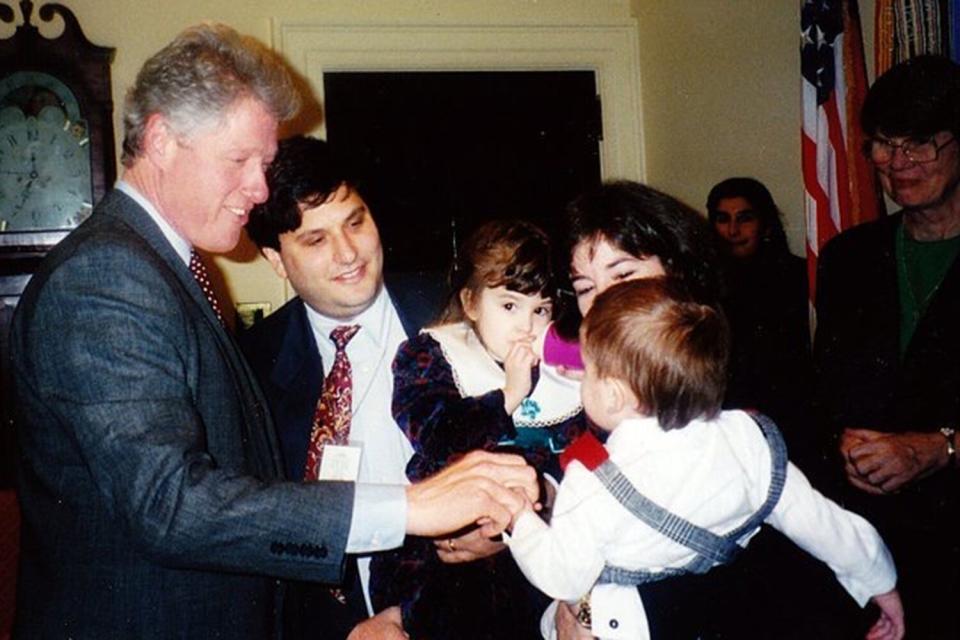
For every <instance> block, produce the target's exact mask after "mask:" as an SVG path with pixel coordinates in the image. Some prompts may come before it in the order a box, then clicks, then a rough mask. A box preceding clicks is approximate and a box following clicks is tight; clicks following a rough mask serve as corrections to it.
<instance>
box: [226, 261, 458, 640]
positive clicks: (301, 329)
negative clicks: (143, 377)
mask: <svg viewBox="0 0 960 640" xmlns="http://www.w3.org/2000/svg"><path fill="white" fill-rule="evenodd" d="M442 282H443V278H442V276H440V275H438V274H404V275H398V276H393V277H390V278H388V284H387V289H388V291H389V293H390V297H391V299H392V300H393V302H394V306H395V308H396V309H397V314H398V315H399V316H400V321H401V323H402V324H403V328H404V330H405V331H406V333H407V335H408V336H412V335H416V333H417V332H418V331H419V330H420V327H421V326H423V325H425V324H427V323H428V322H429V321H430V320H432V319H433V313H434V312H435V310H436V309H438V307H439V304H438V303H439V301H440V300H441V298H442V295H443V286H442ZM240 343H241V346H242V347H243V350H244V353H245V354H246V356H247V359H248V360H249V362H250V364H251V366H252V367H253V369H254V370H255V371H256V372H257V375H258V376H259V379H260V383H261V385H262V387H263V389H264V391H265V394H266V396H267V399H268V402H269V406H270V411H271V414H272V415H273V419H274V422H275V424H276V428H277V434H278V436H279V439H280V445H281V448H282V450H283V460H284V469H285V473H286V476H287V478H290V479H291V480H300V479H302V478H303V474H304V470H305V467H306V459H307V446H308V444H309V441H310V431H311V429H312V426H313V414H314V410H315V408H316V405H317V400H318V399H319V397H320V391H321V387H322V385H323V363H322V362H321V358H320V353H319V351H318V350H317V343H316V340H315V339H314V336H313V332H312V330H311V328H310V322H309V320H308V318H307V310H306V305H305V304H304V302H303V300H301V299H300V298H294V299H293V300H290V301H289V302H287V303H286V304H285V305H284V306H283V307H281V308H280V309H278V310H277V311H276V312H274V313H272V314H270V315H269V316H267V317H266V318H265V319H263V320H262V321H260V322H258V323H257V324H256V325H254V326H253V327H251V328H250V329H248V330H247V331H245V332H244V333H243V334H242V335H241V337H240ZM387 355H388V357H387V359H386V361H388V362H392V361H393V355H394V354H387ZM346 582H347V583H348V584H347V585H346V587H347V594H346V595H347V599H348V603H347V604H348V606H345V607H344V606H340V605H338V604H336V603H334V602H332V600H331V598H330V594H329V590H328V589H326V588H324V587H322V586H319V585H311V584H303V583H301V584H292V585H289V588H288V590H287V595H286V598H285V600H284V613H283V617H284V623H283V626H284V631H285V637H288V638H293V639H297V638H316V637H317V629H318V628H322V629H323V631H322V633H321V635H320V636H319V637H322V638H331V639H332V638H338V639H341V638H344V637H346V635H347V634H348V633H349V631H350V629H351V628H353V626H354V625H356V624H357V623H358V622H360V621H361V620H362V619H363V618H365V617H366V605H365V603H364V602H363V595H362V593H361V592H360V588H359V581H358V579H357V578H356V575H355V572H351V571H348V574H347V580H346Z"/></svg>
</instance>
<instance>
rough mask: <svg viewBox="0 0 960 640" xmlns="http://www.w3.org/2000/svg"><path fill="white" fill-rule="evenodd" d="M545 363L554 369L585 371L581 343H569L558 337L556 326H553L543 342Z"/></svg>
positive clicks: (548, 330)
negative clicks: (563, 368) (581, 356)
mask: <svg viewBox="0 0 960 640" xmlns="http://www.w3.org/2000/svg"><path fill="white" fill-rule="evenodd" d="M543 361H544V362H546V363H547V364H549V365H551V366H554V367H566V368H568V369H583V368H584V367H583V360H582V359H581V358H580V343H579V342H577V341H575V340H574V341H568V340H564V339H563V338H561V337H560V336H559V335H557V329H556V325H553V324H551V325H550V327H549V328H548V329H547V335H546V336H545V337H544V340H543Z"/></svg>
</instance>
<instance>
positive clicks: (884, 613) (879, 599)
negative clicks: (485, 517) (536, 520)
mask: <svg viewBox="0 0 960 640" xmlns="http://www.w3.org/2000/svg"><path fill="white" fill-rule="evenodd" d="M514 519H516V516H514ZM871 600H873V602H874V604H876V605H877V606H878V607H880V617H879V618H877V621H876V622H874V623H873V626H872V627H870V630H869V631H867V640H900V639H901V638H903V634H904V633H906V627H905V626H904V623H903V603H902V602H900V594H899V593H897V590H896V589H894V590H893V591H888V592H887V593H882V594H880V595H878V596H873V598H871Z"/></svg>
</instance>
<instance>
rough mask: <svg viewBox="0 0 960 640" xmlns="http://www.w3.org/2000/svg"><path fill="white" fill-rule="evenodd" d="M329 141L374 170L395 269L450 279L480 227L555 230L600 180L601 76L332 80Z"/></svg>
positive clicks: (353, 76) (362, 76) (427, 75)
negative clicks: (509, 224)
mask: <svg viewBox="0 0 960 640" xmlns="http://www.w3.org/2000/svg"><path fill="white" fill-rule="evenodd" d="M324 92H325V109H326V119H327V139H328V141H329V142H330V144H331V145H332V146H334V147H336V148H338V149H340V150H341V151H343V152H346V153H348V154H350V155H352V156H354V157H356V158H359V160H360V161H361V162H362V163H363V164H364V165H365V166H366V167H367V168H368V169H369V170H370V172H371V181H372V184H373V185H374V186H375V187H376V190H375V194H376V196H375V198H374V200H375V201H374V202H373V203H371V205H372V207H374V214H375V216H376V218H377V223H378V225H379V227H380V232H381V236H382V238H383V244H384V247H385V250H386V256H387V257H386V268H387V269H388V270H390V271H442V270H446V269H447V267H448V266H449V264H450V261H451V259H452V257H453V251H454V247H455V246H457V244H458V243H462V241H463V239H464V238H465V237H466V236H467V235H468V234H469V233H470V232H471V231H472V230H473V229H474V228H475V227H476V226H477V225H478V224H479V223H481V222H483V221H484V220H488V219H491V218H509V217H520V218H525V219H528V220H531V221H533V222H535V223H537V224H539V225H541V226H542V227H544V229H546V230H547V231H548V232H549V231H552V230H553V229H554V228H555V227H556V222H555V221H556V219H557V217H558V216H559V215H560V212H561V211H562V210H563V207H564V205H565V204H566V203H567V202H568V201H569V200H571V199H572V198H573V197H574V196H576V195H577V194H578V193H580V192H581V191H583V190H584V189H585V188H587V187H589V186H593V185H595V184H597V183H598V182H599V181H600V148H599V141H600V139H601V127H600V106H599V98H598V96H597V91H596V83H595V78H594V73H593V72H592V71H559V72H548V71H543V72H541V71H537V72H526V71H524V72H403V73H379V72H378V73H372V72H362V73H357V72H350V73H325V74H324Z"/></svg>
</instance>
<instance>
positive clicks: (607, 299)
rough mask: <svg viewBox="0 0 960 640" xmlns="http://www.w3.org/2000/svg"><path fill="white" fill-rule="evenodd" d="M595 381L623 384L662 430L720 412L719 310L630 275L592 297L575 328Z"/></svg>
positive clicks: (723, 329)
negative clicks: (625, 280) (594, 370)
mask: <svg viewBox="0 0 960 640" xmlns="http://www.w3.org/2000/svg"><path fill="white" fill-rule="evenodd" d="M580 341H581V344H582V348H583V352H584V355H585V356H586V357H587V358H588V359H589V360H590V361H592V363H593V365H594V366H595V367H596V370H597V374H598V375H599V376H600V378H616V379H619V380H622V381H624V382H625V383H626V384H627V385H628V386H629V388H630V390H631V391H632V392H633V393H634V395H636V397H637V399H638V400H639V402H640V407H639V409H640V410H641V411H642V412H643V413H644V414H646V415H649V416H655V417H656V418H657V419H658V420H659V421H660V426H661V427H662V428H663V429H665V430H669V429H680V428H682V427H685V426H686V425H687V424H688V423H689V422H690V421H691V420H694V419H696V418H703V419H711V418H714V417H716V416H717V414H718V413H719V412H720V408H721V404H722V402H723V394H724V391H725V387H726V369H727V357H728V355H729V349H730V347H729V344H730V338H729V331H728V329H727V322H726V319H725V318H724V317H723V314H722V313H721V312H720V311H719V310H717V309H715V308H714V307H711V306H709V305H705V304H699V303H697V302H694V301H693V300H692V299H691V298H690V297H689V296H688V295H686V294H685V293H683V290H682V289H681V288H680V287H679V286H677V285H676V284H674V283H672V282H671V281H670V279H668V278H649V279H640V280H632V281H629V282H624V283H620V284H617V285H615V286H613V287H610V288H609V289H607V290H606V291H604V292H603V293H602V294H600V295H599V296H597V299H596V300H595V301H594V303H593V307H592V308H591V309H590V313H588V314H587V317H586V318H585V319H584V322H583V326H582V327H581V329H580Z"/></svg>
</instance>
